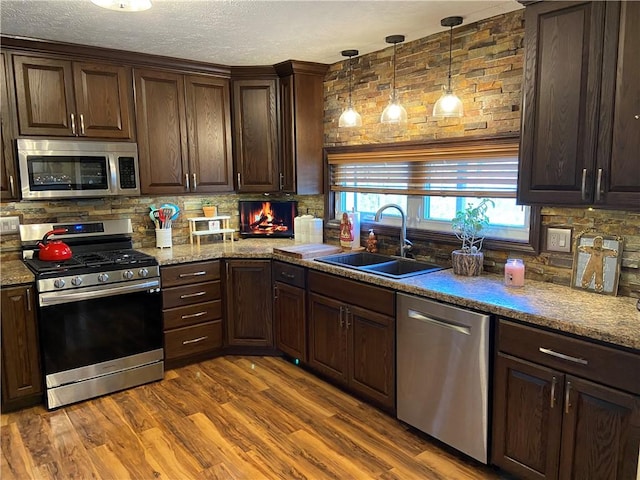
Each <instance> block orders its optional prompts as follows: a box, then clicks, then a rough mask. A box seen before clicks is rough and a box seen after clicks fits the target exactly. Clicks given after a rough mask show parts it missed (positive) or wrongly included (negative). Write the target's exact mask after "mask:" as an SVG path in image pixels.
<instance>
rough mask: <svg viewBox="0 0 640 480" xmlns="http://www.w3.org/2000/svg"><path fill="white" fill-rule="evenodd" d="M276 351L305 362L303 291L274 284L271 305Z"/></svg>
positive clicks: (285, 285)
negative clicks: (272, 303)
mask: <svg viewBox="0 0 640 480" xmlns="http://www.w3.org/2000/svg"><path fill="white" fill-rule="evenodd" d="M273 311H274V317H275V331H276V347H277V348H278V350H281V351H283V352H284V353H286V354H288V355H291V356H292V357H294V358H298V359H300V360H301V361H302V362H305V363H306V361H307V317H306V302H305V291H304V289H302V288H300V287H294V286H291V285H287V284H286V283H282V282H275V296H274V305H273Z"/></svg>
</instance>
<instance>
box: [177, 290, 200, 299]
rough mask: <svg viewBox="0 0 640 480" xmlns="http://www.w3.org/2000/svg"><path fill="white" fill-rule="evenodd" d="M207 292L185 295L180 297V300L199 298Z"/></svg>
mask: <svg viewBox="0 0 640 480" xmlns="http://www.w3.org/2000/svg"><path fill="white" fill-rule="evenodd" d="M206 293H207V292H196V293H185V294H184V295H180V298H181V299H185V298H191V297H201V296H202V295H206Z"/></svg>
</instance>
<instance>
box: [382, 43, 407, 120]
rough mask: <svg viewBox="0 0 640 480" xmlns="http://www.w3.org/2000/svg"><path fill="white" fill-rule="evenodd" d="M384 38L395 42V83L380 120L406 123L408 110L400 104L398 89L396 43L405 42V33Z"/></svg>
mask: <svg viewBox="0 0 640 480" xmlns="http://www.w3.org/2000/svg"><path fill="white" fill-rule="evenodd" d="M384 40H385V41H386V42H387V43H393V84H392V88H391V95H390V100H389V105H387V107H386V108H385V109H384V110H383V111H382V115H381V116H380V121H381V122H382V123H406V121H407V111H406V110H405V109H404V107H403V106H402V105H400V102H399V101H398V92H397V91H396V44H398V43H402V42H404V35H389V36H388V37H387V38H385V39H384Z"/></svg>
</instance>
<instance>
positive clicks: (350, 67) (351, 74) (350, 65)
mask: <svg viewBox="0 0 640 480" xmlns="http://www.w3.org/2000/svg"><path fill="white" fill-rule="evenodd" d="M351 77H353V57H349V108H351V105H352V104H351Z"/></svg>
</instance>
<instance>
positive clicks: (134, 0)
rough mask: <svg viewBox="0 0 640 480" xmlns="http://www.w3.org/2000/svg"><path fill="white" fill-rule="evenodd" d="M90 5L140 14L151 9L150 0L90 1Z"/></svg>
mask: <svg viewBox="0 0 640 480" xmlns="http://www.w3.org/2000/svg"><path fill="white" fill-rule="evenodd" d="M91 3H93V4H95V5H98V6H99V7H102V8H107V9H109V10H115V11H117V12H141V11H143V10H149V9H150V8H151V0H91Z"/></svg>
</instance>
